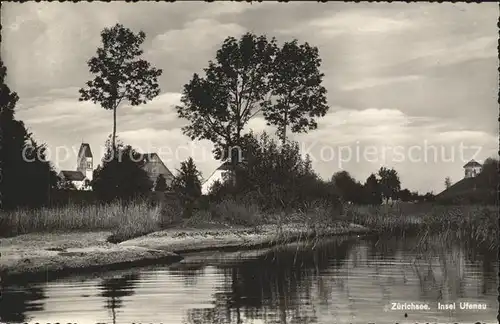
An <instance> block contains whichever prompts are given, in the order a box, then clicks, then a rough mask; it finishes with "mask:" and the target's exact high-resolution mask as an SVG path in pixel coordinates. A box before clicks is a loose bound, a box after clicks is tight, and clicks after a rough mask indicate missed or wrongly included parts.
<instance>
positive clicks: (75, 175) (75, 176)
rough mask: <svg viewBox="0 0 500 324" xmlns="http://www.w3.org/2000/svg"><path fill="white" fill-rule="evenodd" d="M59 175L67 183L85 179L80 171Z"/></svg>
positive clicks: (65, 172)
mask: <svg viewBox="0 0 500 324" xmlns="http://www.w3.org/2000/svg"><path fill="white" fill-rule="evenodd" d="M59 175H60V176H61V177H63V178H64V179H65V180H68V181H83V180H84V179H85V176H84V175H83V173H81V172H80V171H69V170H68V171H61V172H60V173H59Z"/></svg>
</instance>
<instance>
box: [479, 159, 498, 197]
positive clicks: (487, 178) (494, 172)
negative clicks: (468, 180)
mask: <svg viewBox="0 0 500 324" xmlns="http://www.w3.org/2000/svg"><path fill="white" fill-rule="evenodd" d="M478 180H479V181H480V182H481V183H482V185H483V186H485V187H487V188H490V189H493V190H496V189H497V187H498V184H499V180H500V173H499V161H498V159H496V158H488V159H486V161H484V163H483V166H482V168H481V173H480V174H479V176H478Z"/></svg>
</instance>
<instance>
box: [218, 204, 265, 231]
mask: <svg viewBox="0 0 500 324" xmlns="http://www.w3.org/2000/svg"><path fill="white" fill-rule="evenodd" d="M211 216H212V218H213V219H217V220H221V221H223V222H229V223H231V224H235V225H247V226H255V225H258V224H261V223H262V222H263V219H264V218H263V215H262V211H261V209H260V208H259V207H258V206H257V205H256V204H253V203H238V202H236V201H235V200H231V199H226V200H223V201H221V202H219V203H217V204H216V205H215V206H214V207H213V208H212V210H211Z"/></svg>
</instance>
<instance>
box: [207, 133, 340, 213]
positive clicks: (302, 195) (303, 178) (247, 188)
mask: <svg viewBox="0 0 500 324" xmlns="http://www.w3.org/2000/svg"><path fill="white" fill-rule="evenodd" d="M242 155H243V158H244V163H240V164H238V165H237V167H236V170H235V171H236V172H235V174H236V177H237V179H238V181H236V182H224V183H222V184H216V185H214V186H213V187H212V192H211V196H212V199H214V200H217V199H222V198H224V197H225V196H226V195H231V196H233V198H237V199H245V200H252V201H253V202H256V203H258V204H259V205H260V206H261V207H262V208H264V209H276V208H283V207H285V208H302V207H304V205H305V204H307V203H309V202H313V201H317V200H320V201H323V202H327V203H331V204H333V205H335V204H337V203H338V197H337V195H336V194H335V192H334V188H333V187H332V186H331V184H330V183H328V182H324V181H322V180H321V179H320V178H319V177H318V176H317V175H316V174H315V173H314V171H313V170H312V161H311V159H310V157H308V156H305V157H302V156H301V154H300V149H299V145H298V143H296V142H288V143H287V144H285V145H282V146H279V145H278V143H277V142H276V141H275V140H274V139H272V138H271V137H270V136H269V135H268V134H267V133H266V132H263V133H262V134H260V136H258V135H256V134H254V133H253V132H250V133H248V134H245V135H244V136H243V137H242Z"/></svg>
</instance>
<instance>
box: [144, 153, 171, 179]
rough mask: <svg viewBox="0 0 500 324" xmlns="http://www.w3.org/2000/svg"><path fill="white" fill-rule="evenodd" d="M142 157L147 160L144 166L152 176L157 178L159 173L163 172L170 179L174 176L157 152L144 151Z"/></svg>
mask: <svg viewBox="0 0 500 324" xmlns="http://www.w3.org/2000/svg"><path fill="white" fill-rule="evenodd" d="M142 158H143V159H144V162H145V164H144V166H143V168H144V170H145V171H146V172H148V174H149V176H150V178H156V176H157V175H158V174H163V176H164V177H165V179H166V180H167V181H168V180H170V179H172V178H173V177H174V175H173V174H172V172H171V171H170V170H169V169H168V168H167V166H166V165H165V163H163V161H162V160H161V158H160V156H159V155H158V154H157V153H142Z"/></svg>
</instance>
